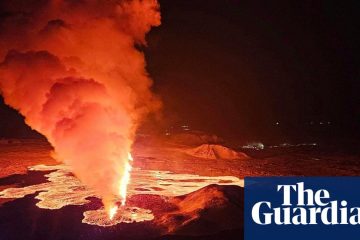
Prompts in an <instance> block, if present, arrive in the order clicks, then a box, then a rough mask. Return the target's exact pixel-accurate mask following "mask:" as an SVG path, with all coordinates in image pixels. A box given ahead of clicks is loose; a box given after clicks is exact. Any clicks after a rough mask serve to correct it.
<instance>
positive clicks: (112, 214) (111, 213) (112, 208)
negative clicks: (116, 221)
mask: <svg viewBox="0 0 360 240" xmlns="http://www.w3.org/2000/svg"><path fill="white" fill-rule="evenodd" d="M117 210H118V206H116V205H115V206H113V207H111V208H110V211H109V218H110V220H112V219H113V218H114V216H115V214H116V212H117Z"/></svg>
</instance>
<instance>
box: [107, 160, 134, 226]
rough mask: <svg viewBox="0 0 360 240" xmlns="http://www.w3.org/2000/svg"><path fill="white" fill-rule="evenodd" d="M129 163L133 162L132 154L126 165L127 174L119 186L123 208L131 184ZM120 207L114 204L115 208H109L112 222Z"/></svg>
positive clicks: (125, 173)
mask: <svg viewBox="0 0 360 240" xmlns="http://www.w3.org/2000/svg"><path fill="white" fill-rule="evenodd" d="M129 161H133V157H132V156H131V153H128V161H127V162H126V163H125V168H124V169H125V172H124V175H123V176H122V178H121V180H120V186H119V196H120V198H121V206H125V203H126V195H127V187H128V184H129V182H130V172H131V169H132V167H131V164H130V163H129ZM118 208H119V207H118V206H117V205H116V203H114V205H113V206H111V207H110V208H109V213H108V215H109V218H110V220H112V219H113V218H114V216H115V215H116V212H117V210H118Z"/></svg>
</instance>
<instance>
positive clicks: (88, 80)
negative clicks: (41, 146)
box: [0, 0, 160, 207]
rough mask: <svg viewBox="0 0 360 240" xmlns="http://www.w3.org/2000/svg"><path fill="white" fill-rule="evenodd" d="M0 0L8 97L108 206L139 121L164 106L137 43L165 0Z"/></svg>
mask: <svg viewBox="0 0 360 240" xmlns="http://www.w3.org/2000/svg"><path fill="white" fill-rule="evenodd" d="M0 9H3V13H2V14H1V17H0V58H1V59H3V62H2V63H1V64H0V90H1V94H2V95H3V97H4V99H5V102H6V103H7V104H8V105H10V106H12V107H13V108H15V109H17V110H18V111H19V112H20V113H21V114H22V115H24V116H25V121H26V123H27V124H28V125H30V126H31V127H32V128H33V129H35V130H37V131H38V132H40V133H42V134H43V135H44V136H46V137H47V139H48V141H49V142H50V143H51V144H52V146H53V147H54V153H55V154H54V156H55V157H56V159H58V160H60V161H62V162H65V163H66V164H67V165H69V166H70V167H71V169H72V171H73V172H74V173H75V175H76V176H77V177H78V178H79V179H80V180H81V181H82V182H83V183H84V184H86V185H88V186H90V187H91V188H93V189H95V190H96V191H97V193H98V194H99V195H100V196H102V198H103V202H104V204H105V207H109V202H110V201H111V200H112V197H113V196H114V195H116V194H118V192H119V182H120V179H121V177H122V176H123V175H124V171H125V169H124V168H125V164H126V162H127V158H128V152H130V150H131V145H132V141H133V139H134V135H135V131H136V128H137V126H138V124H139V122H140V121H141V119H142V118H143V117H144V116H145V115H146V114H147V113H148V112H149V111H154V110H157V109H158V108H159V107H160V102H159V101H158V99H157V98H156V97H155V96H154V95H153V94H152V93H151V91H150V87H151V84H152V81H151V79H150V78H149V76H148V74H147V72H146V70H145V59H144V56H143V53H142V52H140V51H139V50H138V49H137V48H136V47H135V45H136V44H143V45H145V44H146V42H145V34H146V33H147V32H148V31H149V30H150V29H151V27H152V26H158V25H159V24H160V13H159V5H158V3H157V1H156V0H107V1H105V0H103V1H101V0H82V1H76V0H45V1H35V0H33V1H21V0H13V1H7V2H6V3H0Z"/></svg>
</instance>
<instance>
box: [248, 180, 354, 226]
mask: <svg viewBox="0 0 360 240" xmlns="http://www.w3.org/2000/svg"><path fill="white" fill-rule="evenodd" d="M355 191H360V190H358V189H355ZM276 193H277V196H278V197H279V198H281V204H277V206H274V204H273V203H272V201H258V202H256V203H254V204H253V203H252V204H251V205H252V208H251V218H252V221H253V222H255V223H256V224H258V225H270V224H275V225H317V224H324V225H359V224H360V217H359V216H360V208H359V207H356V206H348V202H347V200H345V199H333V198H332V197H331V191H329V190H327V189H311V188H306V187H305V184H304V182H297V183H296V184H277V192H276Z"/></svg>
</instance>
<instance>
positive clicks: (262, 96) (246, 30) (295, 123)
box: [0, 0, 360, 138]
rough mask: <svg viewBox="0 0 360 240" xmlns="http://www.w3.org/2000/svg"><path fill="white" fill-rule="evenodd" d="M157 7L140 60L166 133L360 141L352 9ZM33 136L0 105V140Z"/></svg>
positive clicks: (201, 1) (216, 3)
mask: <svg viewBox="0 0 360 240" xmlns="http://www.w3.org/2000/svg"><path fill="white" fill-rule="evenodd" d="M160 5H161V14H162V25H161V26H160V27H158V28H156V29H153V30H152V31H151V32H150V34H149V35H148V38H147V39H148V48H146V49H144V51H145V54H146V58H147V62H148V66H147V69H148V71H149V72H150V75H151V76H152V78H153V79H154V91H155V92H156V93H157V94H158V95H159V96H160V97H161V98H162V100H163V103H164V109H163V118H162V125H161V126H163V127H166V126H170V125H175V124H181V123H186V124H189V125H190V126H191V128H193V129H201V130H204V131H208V132H212V133H217V134H219V135H221V136H224V137H229V138H257V137H261V136H268V135H279V134H280V135H281V134H282V135H287V134H295V135H296V134H302V135H303V134H304V133H305V132H307V131H308V130H309V129H316V128H325V127H326V129H327V130H325V131H328V132H329V133H328V134H330V135H332V134H334V135H335V136H336V135H338V134H340V133H343V132H347V133H348V135H349V136H351V137H354V136H356V135H357V132H358V130H359V125H360V121H359V118H360V105H359V104H360V102H359V97H358V96H359V91H360V84H359V77H360V74H359V69H360V68H359V63H360V60H359V42H360V41H359V40H360V39H359V37H358V36H357V35H360V34H358V31H359V29H360V28H359V27H360V26H359V25H360V19H359V14H358V12H359V4H356V1H273V2H272V3H270V2H269V1H240V0H239V1H238V0H192V1H184V0H161V1H160ZM276 122H278V123H279V124H278V125H276ZM311 122H313V123H311ZM320 122H322V123H323V125H321V126H320ZM325 125H326V126H325ZM29 132H30V131H28V129H27V128H26V127H25V125H24V123H23V122H22V118H21V117H20V116H19V115H17V114H16V113H15V112H14V111H12V110H10V109H9V108H7V107H6V106H5V105H4V104H3V103H1V104H0V133H1V134H0V135H2V136H9V135H14V136H29V134H30V133H29Z"/></svg>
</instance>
